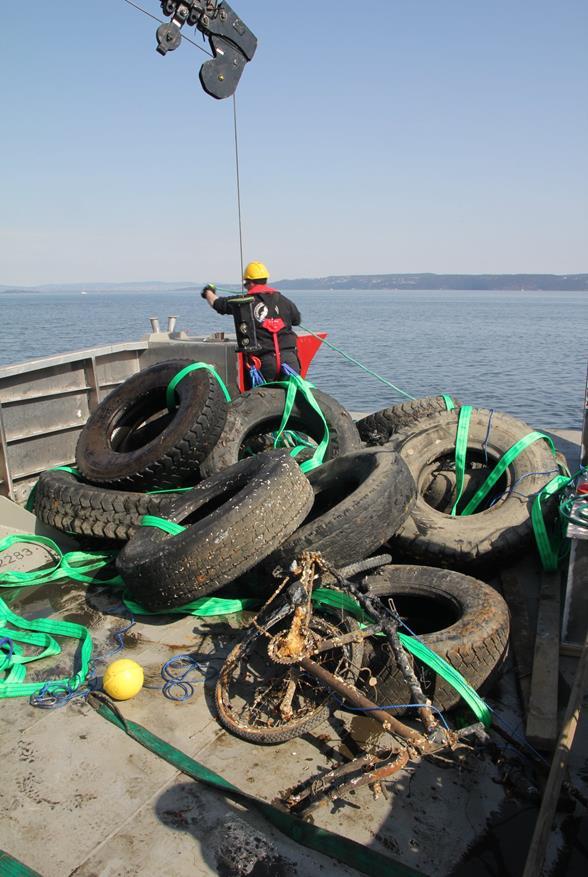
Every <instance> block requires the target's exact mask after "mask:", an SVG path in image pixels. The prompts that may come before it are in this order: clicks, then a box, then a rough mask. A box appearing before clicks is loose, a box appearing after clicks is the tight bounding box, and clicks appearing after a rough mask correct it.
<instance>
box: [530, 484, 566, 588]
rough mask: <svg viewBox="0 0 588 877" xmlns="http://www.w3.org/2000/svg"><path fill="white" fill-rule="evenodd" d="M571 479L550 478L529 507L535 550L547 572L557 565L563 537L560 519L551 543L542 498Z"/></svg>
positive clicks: (552, 570) (545, 497)
mask: <svg viewBox="0 0 588 877" xmlns="http://www.w3.org/2000/svg"><path fill="white" fill-rule="evenodd" d="M572 480H573V479H572V478H567V477H566V476H565V475H556V476H555V478H552V479H551V481H549V482H548V483H547V484H546V485H545V487H544V488H543V490H541V491H540V492H539V493H538V494H537V496H536V497H535V499H534V500H533V505H532V507H531V521H532V523H533V534H534V536H535V542H536V544H537V550H538V552H539V557H540V559H541V566H542V567H543V569H544V570H546V571H547V572H555V570H556V569H557V568H558V566H559V561H560V555H559V551H560V546H561V542H562V539H563V530H564V523H563V521H562V520H561V519H560V529H559V532H558V533H556V537H555V540H554V542H553V543H552V542H551V540H550V538H549V535H548V533H547V528H546V526H545V520H544V517H543V509H542V508H541V503H542V502H543V500H544V499H547V498H548V497H550V496H553V494H554V493H557V492H558V491H560V490H561V489H562V488H563V487H566V486H567V485H568V484H570V483H571V481H572Z"/></svg>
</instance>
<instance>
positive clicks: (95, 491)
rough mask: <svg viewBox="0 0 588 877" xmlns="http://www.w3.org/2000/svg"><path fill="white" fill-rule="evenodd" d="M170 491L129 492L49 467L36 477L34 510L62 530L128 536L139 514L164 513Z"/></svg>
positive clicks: (96, 534)
mask: <svg viewBox="0 0 588 877" xmlns="http://www.w3.org/2000/svg"><path fill="white" fill-rule="evenodd" d="M173 500H174V496H173V495H172V494H153V495H150V494H145V493H130V492H125V491H122V490H106V489H104V488H101V487H95V486H94V485H92V484H85V483H84V482H82V481H80V480H79V479H78V478H76V477H75V475H72V474H71V473H70V472H63V471H60V470H55V471H52V470H49V471H47V472H44V473H43V474H42V475H41V477H40V478H39V480H38V482H37V486H36V490H35V499H34V512H35V514H36V516H37V518H38V519H39V520H40V521H42V522H43V523H44V524H49V525H50V526H51V527H55V529H56V530H61V532H63V533H77V534H79V535H81V536H95V537H97V538H101V539H118V540H121V541H126V540H127V539H130V538H131V536H132V535H133V533H134V532H135V530H136V529H137V528H138V527H139V522H140V520H141V518H142V517H143V515H159V516H163V517H165V516H166V515H167V512H168V509H169V508H171V506H172V504H173Z"/></svg>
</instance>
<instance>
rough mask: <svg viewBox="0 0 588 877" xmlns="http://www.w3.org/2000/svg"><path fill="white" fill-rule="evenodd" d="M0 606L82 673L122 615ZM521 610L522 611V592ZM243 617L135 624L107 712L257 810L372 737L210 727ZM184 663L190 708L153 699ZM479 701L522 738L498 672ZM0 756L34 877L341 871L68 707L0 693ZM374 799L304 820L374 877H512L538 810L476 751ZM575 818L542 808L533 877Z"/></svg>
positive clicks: (12, 815) (10, 812) (529, 577)
mask: <svg viewBox="0 0 588 877" xmlns="http://www.w3.org/2000/svg"><path fill="white" fill-rule="evenodd" d="M573 439H576V440H577V441H579V434H577V433H571V434H570V435H567V434H566V435H564V436H559V437H558V440H559V443H560V447H563V444H562V443H564V442H571V443H572V444H573ZM576 447H577V446H576ZM568 450H569V449H568ZM570 464H571V465H573V462H572V460H571V459H570ZM6 502H8V501H6ZM26 515H28V513H26V512H24V510H22V509H20V510H19V512H18V518H19V520H18V521H16V520H15V522H14V523H15V524H16V526H12V527H11V526H10V525H9V526H8V528H7V529H6V530H5V532H9V531H11V530H12V531H14V530H20V532H23V530H24V526H23V523H24V517H23V516H26ZM29 520H30V519H29ZM0 535H3V534H2V532H1V531H0ZM515 571H516V573H517V575H518V577H519V580H520V581H521V582H523V583H524V586H525V590H526V593H527V594H528V595H529V597H534V598H536V596H537V589H538V586H537V583H538V582H539V579H540V568H539V563H538V560H537V559H536V558H535V557H526V558H523V559H521V560H520V562H519V563H518V564H517V565H516V568H515ZM3 596H5V597H6V599H7V600H8V601H9V602H10V604H11V607H12V608H13V609H14V610H15V611H17V612H19V613H20V614H22V615H24V616H25V617H29V618H33V617H41V616H50V617H54V618H59V619H63V620H69V621H77V622H81V623H83V624H85V625H86V626H87V627H88V628H89V629H90V631H91V635H92V639H93V642H94V655H95V656H96V657H97V659H98V660H97V664H96V669H97V673H98V674H100V672H101V668H104V666H105V665H106V663H107V662H108V661H109V660H112V659H114V655H113V654H112V653H113V651H114V649H115V648H116V643H115V641H114V639H113V634H114V633H115V632H116V631H118V630H120V629H121V628H124V627H126V626H127V625H128V624H129V613H128V611H126V610H125V608H124V606H123V605H122V604H121V603H120V600H119V598H118V597H117V592H116V591H113V590H112V589H108V588H106V587H99V586H94V585H93V586H91V587H86V586H84V585H81V584H79V583H75V582H70V583H67V584H64V583H63V582H62V583H58V584H56V583H53V584H49V585H44V586H40V587H37V588H30V589H20V590H19V591H17V589H14V590H11V591H6V592H5V594H4V595H3ZM530 605H531V607H532V606H533V605H536V600H533V599H531V600H530ZM247 618H248V616H246V615H245V614H243V615H234V616H224V617H222V618H220V617H215V618H208V619H202V618H194V617H191V616H188V617H174V616H153V617H149V616H141V617H139V618H137V620H136V623H135V625H134V626H133V627H132V628H131V629H130V630H129V631H128V632H127V633H126V634H125V635H124V649H123V650H122V651H120V652H119V653H117V654H116V657H131V658H133V659H134V660H136V661H138V662H139V663H140V664H141V665H142V666H143V668H144V671H145V686H144V688H143V689H142V690H141V691H140V693H139V694H138V695H137V696H136V697H135V698H134V699H133V700H130V701H126V702H124V703H120V704H118V706H119V709H120V713H121V714H122V716H123V717H124V718H125V719H127V720H131V721H133V722H137V723H139V724H140V725H142V726H144V727H145V728H147V729H148V730H149V731H151V732H152V733H154V734H156V735H157V736H158V737H160V738H162V739H163V740H165V741H167V742H168V743H171V744H172V745H173V746H175V747H177V748H178V749H179V750H181V751H182V752H184V753H186V754H187V755H189V756H191V757H192V758H194V759H196V760H197V761H198V762H200V763H201V764H203V765H205V766H206V767H207V768H209V769H211V770H213V771H215V772H216V773H218V774H220V775H222V776H223V777H224V778H225V779H227V780H228V781H230V782H231V783H233V784H234V785H235V786H237V787H238V788H239V789H241V790H243V791H245V792H246V793H248V794H250V795H253V796H256V797H257V798H259V799H262V800H263V801H272V800H274V799H275V798H278V797H280V795H281V794H282V793H283V792H284V791H285V790H286V789H288V788H291V787H293V786H295V785H297V784H299V783H300V782H301V781H303V780H305V779H307V778H310V777H313V776H315V775H316V774H317V773H318V772H319V771H321V770H323V769H325V768H328V767H332V766H334V765H336V764H337V763H340V762H342V761H343V760H345V759H347V758H348V757H349V756H350V754H351V752H352V751H353V750H354V749H356V748H357V747H358V746H361V745H362V744H365V743H370V742H373V740H374V739H375V737H376V735H377V734H378V733H379V726H377V725H376V724H375V723H374V722H373V720H371V719H369V718H365V717H363V716H351V715H350V714H349V713H345V712H342V711H341V712H337V713H335V715H334V717H333V719H332V720H331V722H330V723H327V724H325V725H323V726H322V727H319V728H318V729H316V730H315V731H314V732H311V733H309V734H307V735H305V736H304V738H301V739H297V740H294V741H291V742H289V743H284V744H280V745H277V746H270V747H260V746H256V745H253V744H249V743H246V742H243V741H241V740H238V739H236V738H234V737H232V736H230V735H229V734H228V733H227V732H225V731H224V730H223V729H222V728H221V727H220V726H219V725H218V723H217V721H216V719H215V717H214V710H213V707H212V705H211V693H212V689H213V686H214V681H215V677H216V672H217V669H218V667H219V666H220V663H221V662H222V658H223V656H224V655H225V654H226V653H227V651H228V649H229V648H230V647H231V646H232V644H233V643H234V641H235V638H236V637H237V636H238V628H239V627H241V626H243V624H245V623H246V621H247ZM62 644H63V646H64V651H63V653H62V654H61V655H60V656H59V660H57V659H53V663H52V661H51V659H48V660H47V661H46V662H43V663H44V664H46V666H45V667H44V669H43V676H44V677H49V678H51V677H55V676H58V675H68V674H69V673H70V671H71V666H72V663H73V661H74V658H75V646H72V645H71V641H70V642H69V643H68V641H67V640H63V641H62ZM186 652H187V653H190V654H191V655H193V656H194V657H195V658H196V659H197V660H198V661H200V662H201V664H202V666H203V668H204V673H203V674H202V675H199V674H197V673H195V674H193V676H192V677H191V678H193V679H194V680H195V682H194V694H193V696H192V697H190V698H189V699H188V700H186V701H184V702H174V701H171V700H168V699H166V698H165V697H164V696H163V694H162V691H161V685H162V680H161V676H160V670H161V667H162V664H163V663H164V662H165V661H166V660H168V659H169V658H171V657H173V656H175V655H178V654H181V653H186ZM101 659H102V660H101ZM575 664H576V661H575V659H573V658H566V657H562V659H561V667H560V670H561V672H562V674H563V676H564V680H563V681H562V683H561V684H560V691H561V692H564V693H565V689H566V685H567V684H569V679H570V678H571V674H572V673H573V671H574V667H575ZM49 665H51V666H49ZM35 666H36V665H32V667H35ZM511 669H512V668H511ZM35 672H36V673H37V674H38V673H39V670H37V671H33V670H32V669H31V672H30V678H33V679H34V678H35ZM565 677H567V678H568V682H567V683H566V681H565ZM36 678H41V677H39V676H37V677H36ZM488 700H489V703H490V704H491V705H492V706H493V708H495V709H496V710H497V712H498V713H499V714H500V716H501V717H502V718H503V720H504V722H505V723H506V724H507V725H510V727H512V728H513V729H517V730H518V733H520V731H521V711H520V706H519V698H518V693H517V688H516V685H515V679H514V673H513V672H507V673H505V674H504V675H503V676H502V678H501V680H500V681H499V683H498V685H497V687H496V688H495V689H494V690H493V691H492V696H491V697H489V699H488ZM562 701H564V702H563V703H562V706H565V699H564V698H562ZM581 722H582V726H581V727H580V729H579V730H578V734H577V738H578V740H583V741H584V743H583V746H581V747H579V748H575V751H574V752H573V755H572V765H571V771H572V776H573V778H574V782H576V783H577V784H578V785H579V786H580V787H581V788H582V790H583V792H584V794H586V793H588V784H587V781H588V776H587V775H586V772H585V764H586V757H587V754H588V753H587V752H586V746H587V742H586V738H588V728H587V725H586V716H585V712H584V714H583V715H582V718H581ZM0 752H1V755H2V758H3V783H2V785H1V786H0V802H1V806H2V810H3V814H4V815H3V819H2V823H1V825H0V849H1V850H4V851H5V852H6V853H8V854H9V856H12V857H14V859H16V860H18V861H20V862H23V863H24V864H25V865H27V866H28V867H29V868H31V869H33V870H34V871H36V872H38V873H39V874H41V875H43V877H63V875H74V874H75V875H79V877H95V875H109V877H115V875H134V874H137V875H138V874H141V875H162V874H163V875H168V874H169V875H177V877H184V875H186V877H187V875H191V877H193V875H210V874H220V875H226V877H229V875H248V874H252V875H255V877H263V875H266V874H267V875H270V874H271V875H279V877H294V875H300V877H302V875H308V877H315V875H316V877H319V875H321V877H325V875H329V874H338V875H353V874H356V873H357V871H356V870H354V869H353V868H351V867H348V866H346V865H344V864H342V863H341V862H339V861H336V860H335V859H334V858H332V857H330V856H325V855H321V854H320V853H318V852H315V851H313V850H311V849H308V848H306V847H304V846H301V845H299V844H297V843H295V842H294V841H292V840H290V839H288V838H287V837H286V836H285V835H284V834H282V833H281V832H280V831H278V830H277V829H276V828H274V827H272V826H271V825H270V824H269V822H268V821H267V820H266V819H265V818H264V817H263V816H262V815H261V814H260V813H259V812H258V810H257V809H256V808H255V807H254V806H243V805H242V804H239V803H235V802H234V801H232V800H230V799H229V798H227V797H225V796H224V795H223V794H221V793H220V792H217V791H215V790H213V789H211V788H209V787H208V786H206V785H204V784H203V783H200V782H195V781H194V780H193V779H191V778H190V777H189V776H187V775H186V774H185V773H183V772H181V771H179V770H178V769H177V768H176V767H174V766H172V765H171V764H169V763H168V762H167V761H165V760H163V759H162V758H160V757H158V756H157V755H155V754H153V753H152V752H150V751H148V750H147V749H146V748H144V747H143V746H141V745H140V744H139V743H138V742H136V741H135V740H133V739H132V738H131V737H130V736H127V735H126V734H125V733H124V731H123V730H121V729H120V728H118V727H116V726H115V725H113V724H111V723H110V722H108V721H106V720H105V718H103V717H102V716H101V715H100V714H99V713H98V712H96V710H95V709H94V708H93V707H92V706H91V705H89V704H88V703H86V702H84V701H82V700H74V701H72V702H71V703H69V704H68V705H66V706H64V707H62V708H59V709H54V710H42V709H38V708H35V707H33V706H31V705H29V703H28V701H27V699H26V698H18V699H9V700H4V701H3V702H1V705H0ZM383 792H384V793H383V794H381V795H380V796H379V797H375V796H374V793H373V792H372V790H371V789H370V788H368V787H363V788H361V789H358V790H357V791H356V793H355V794H353V795H351V796H348V797H347V798H346V800H345V801H340V800H337V801H335V802H331V803H329V805H328V806H323V807H322V808H321V809H319V810H317V811H316V812H315V813H314V814H313V821H314V824H315V825H316V826H319V827H323V828H325V829H328V830H329V831H331V832H336V833H338V834H340V835H342V836H344V837H348V838H352V839H353V840H355V841H357V842H359V843H361V844H365V846H366V847H367V848H369V849H371V850H375V851H378V852H379V853H381V854H383V855H385V856H388V857H391V858H392V859H393V860H395V861H396V862H397V863H401V864H402V865H403V866H404V869H405V870H404V871H403V870H402V869H401V870H398V869H396V868H395V867H394V865H393V863H392V862H391V863H390V871H389V872H388V873H390V874H396V873H398V874H401V873H405V874H409V873H415V872H416V873H421V874H425V875H431V877H432V875H436V877H438V875H449V874H455V875H464V877H465V875H478V874H479V875H484V874H486V873H487V874H498V873H500V874H501V875H504V877H517V875H520V874H522V873H523V867H524V862H525V859H526V855H527V851H528V846H529V842H530V839H531V835H532V831H533V826H534V823H535V819H536V815H537V806H536V805H534V804H532V803H530V802H528V801H525V802H521V800H520V799H519V798H516V797H512V795H511V793H510V791H509V789H508V788H507V787H506V786H505V785H504V776H503V771H502V770H501V768H500V766H499V765H497V764H496V763H495V761H494V760H493V759H492V758H490V756H489V755H488V754H482V753H480V752H477V751H474V750H471V749H460V750H458V751H456V752H455V753H453V754H451V755H450V756H443V757H433V758H429V759H427V760H426V761H424V762H422V763H421V764H420V765H419V766H417V767H411V768H409V769H407V770H405V771H403V772H402V773H400V774H398V775H397V777H396V778H395V779H393V780H391V781H390V782H389V783H385V784H384V789H383ZM578 821H579V819H578V817H577V815H573V814H570V813H567V812H559V813H558V814H557V817H556V822H555V826H554V831H553V834H552V838H551V842H550V846H549V850H548V857H547V863H546V871H545V873H546V874H548V873H553V874H564V873H565V874H568V875H572V873H574V871H573V857H574V856H575V855H576V856H577V855H578V853H577V850H575V848H574V843H573V840H570V839H571V838H572V839H573V837H574V836H575V835H574V832H577V831H578ZM582 867H583V871H582V872H580V871H579V870H578V871H577V873H578V874H579V873H585V859H584V863H583V865H582ZM407 869H408V870H407ZM570 869H572V870H570ZM2 873H13V872H11V871H7V870H3V864H2V860H1V857H0V874H2Z"/></svg>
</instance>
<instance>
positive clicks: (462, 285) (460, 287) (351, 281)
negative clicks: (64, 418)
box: [0, 274, 588, 295]
mask: <svg viewBox="0 0 588 877" xmlns="http://www.w3.org/2000/svg"><path fill="white" fill-rule="evenodd" d="M205 282H207V281H194V282H191V281H187V280H181V281H175V282H174V281H171V282H169V281H158V280H145V281H134V282H132V283H129V282H126V283H117V282H114V283H63V284H58V283H48V284H40V285H38V286H16V285H8V284H4V285H3V284H0V295H1V294H3V293H5V294H15V293H38V294H44V293H56V292H57V293H63V292H71V293H79V294H81V293H108V292H121V293H124V292H127V293H130V292H139V293H145V292H159V293H165V292H192V291H196V290H199V289H200V288H201V287H202V286H203V285H204V283H205ZM271 282H272V283H274V284H275V286H276V288H278V289H285V290H287V289H299V290H304V289H314V290H325V291H327V292H336V291H338V290H346V289H347V290H349V289H354V290H361V291H370V290H383V291H388V292H405V291H407V290H409V291H410V290H415V291H416V290H419V291H429V290H430V291H436V290H437V291H443V290H446V291H447V290H451V291H454V292H457V291H466V292H483V291H488V290H490V291H495V292H502V291H506V292H508V291H510V292H521V291H522V292H586V291H588V274H346V275H332V276H328V277H299V278H295V279H291V278H288V279H282V280H276V281H271ZM218 285H219V288H220V289H224V288H234V289H235V291H237V290H238V289H239V287H240V282H239V281H233V282H225V283H219V284H218Z"/></svg>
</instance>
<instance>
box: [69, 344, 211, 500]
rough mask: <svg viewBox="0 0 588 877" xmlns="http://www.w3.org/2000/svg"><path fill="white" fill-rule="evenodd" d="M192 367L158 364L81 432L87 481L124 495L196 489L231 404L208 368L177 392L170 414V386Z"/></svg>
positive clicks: (110, 399)
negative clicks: (136, 491) (133, 491)
mask: <svg viewBox="0 0 588 877" xmlns="http://www.w3.org/2000/svg"><path fill="white" fill-rule="evenodd" d="M188 365H190V362H189V361H186V360H168V361H166V362H159V363H156V364H155V365H153V366H151V367H150V368H147V369H144V370H143V371H140V372H137V374H134V375H132V376H131V377H130V378H128V379H127V380H126V381H124V382H123V383H122V384H120V386H118V387H116V389H114V390H113V391H112V392H111V393H110V394H109V395H108V396H107V397H106V398H105V399H104V400H103V401H102V402H101V403H100V405H98V407H97V408H96V410H95V411H93V412H92V414H91V415H90V417H89V419H88V422H87V423H86V425H85V426H84V428H83V429H82V432H81V434H80V437H79V440H78V444H77V448H76V466H77V468H78V469H79V470H80V472H81V473H82V474H83V475H84V477H85V478H86V479H87V480H88V481H92V482H94V483H95V484H103V485H106V486H113V487H117V488H118V487H120V488H123V489H125V488H126V489H140V490H147V489H150V488H173V487H179V486H186V485H191V484H194V483H196V482H197V481H198V480H199V479H200V472H199V466H200V463H201V462H202V461H203V460H204V458H205V457H206V456H207V455H208V454H209V453H210V451H211V450H212V448H213V447H214V445H215V443H216V441H217V439H218V437H219V436H220V435H221V433H222V430H223V427H224V425H225V421H226V416H227V402H226V399H225V397H224V395H223V391H222V389H221V386H220V384H219V382H218V381H217V379H216V378H215V377H214V376H213V375H212V374H211V372H210V371H209V370H208V369H206V368H199V369H197V370H196V371H191V372H190V373H189V374H187V375H186V376H185V377H184V378H183V379H182V380H181V381H180V382H179V383H178V384H177V386H176V389H175V396H176V399H177V407H176V408H173V409H172V410H169V409H168V407H167V402H166V392H167V387H168V385H169V383H170V381H171V380H172V379H173V378H174V377H175V376H176V375H177V374H178V373H179V372H180V371H182V369H184V368H185V367H186V366H188Z"/></svg>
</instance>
